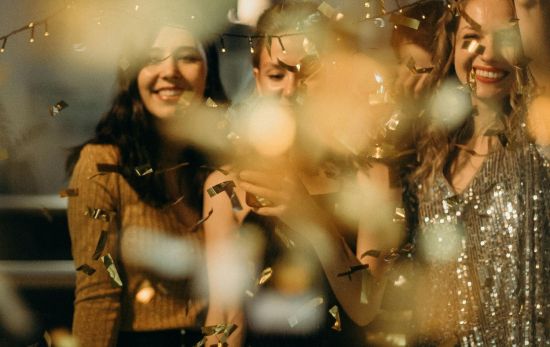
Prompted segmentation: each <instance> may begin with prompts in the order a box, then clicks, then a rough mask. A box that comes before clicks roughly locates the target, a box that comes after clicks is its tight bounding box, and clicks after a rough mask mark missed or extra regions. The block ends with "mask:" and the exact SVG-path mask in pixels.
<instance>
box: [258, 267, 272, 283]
mask: <svg viewBox="0 0 550 347" xmlns="http://www.w3.org/2000/svg"><path fill="white" fill-rule="evenodd" d="M272 275H273V269H272V268H270V267H268V268H265V269H264V270H263V271H262V273H261V274H260V278H258V282H257V285H259V286H261V285H263V284H265V283H266V282H267V281H269V279H270V278H271V276H272Z"/></svg>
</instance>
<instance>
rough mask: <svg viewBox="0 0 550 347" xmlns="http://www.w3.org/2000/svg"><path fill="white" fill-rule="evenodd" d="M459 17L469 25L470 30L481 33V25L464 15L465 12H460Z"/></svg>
mask: <svg viewBox="0 0 550 347" xmlns="http://www.w3.org/2000/svg"><path fill="white" fill-rule="evenodd" d="M460 15H461V16H462V18H464V20H465V21H466V22H467V23H468V24H470V26H471V27H472V29H474V30H476V31H479V32H481V24H479V23H478V22H476V21H475V20H474V19H473V18H472V17H470V15H469V14H467V13H466V11H460Z"/></svg>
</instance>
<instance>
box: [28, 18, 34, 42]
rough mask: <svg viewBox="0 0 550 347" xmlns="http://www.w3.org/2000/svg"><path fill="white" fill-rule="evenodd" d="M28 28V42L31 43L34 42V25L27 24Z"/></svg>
mask: <svg viewBox="0 0 550 347" xmlns="http://www.w3.org/2000/svg"><path fill="white" fill-rule="evenodd" d="M29 28H31V37H30V38H29V42H30V43H33V42H34V23H33V22H30V23H29Z"/></svg>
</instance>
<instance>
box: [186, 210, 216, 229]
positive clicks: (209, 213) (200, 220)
mask: <svg viewBox="0 0 550 347" xmlns="http://www.w3.org/2000/svg"><path fill="white" fill-rule="evenodd" d="M212 213H214V209H212V208H211V209H210V211H208V215H206V216H205V217H204V218H201V219H199V221H198V222H197V223H195V225H193V226H192V227H191V228H189V231H191V232H193V231H196V230H197V229H198V228H199V227H200V226H201V225H202V224H203V223H204V222H206V221H207V220H208V218H210V216H211V215H212Z"/></svg>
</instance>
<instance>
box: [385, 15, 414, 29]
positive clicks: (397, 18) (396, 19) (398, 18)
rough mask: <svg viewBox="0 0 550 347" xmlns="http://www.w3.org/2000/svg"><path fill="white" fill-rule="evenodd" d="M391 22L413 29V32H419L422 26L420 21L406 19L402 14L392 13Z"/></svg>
mask: <svg viewBox="0 0 550 347" xmlns="http://www.w3.org/2000/svg"><path fill="white" fill-rule="evenodd" d="M390 22H392V23H393V24H395V25H399V26H402V27H407V28H411V29H413V30H418V27H419V26H420V21H419V20H418V19H415V18H410V17H406V16H404V15H402V14H400V13H392V15H391V16H390Z"/></svg>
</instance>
